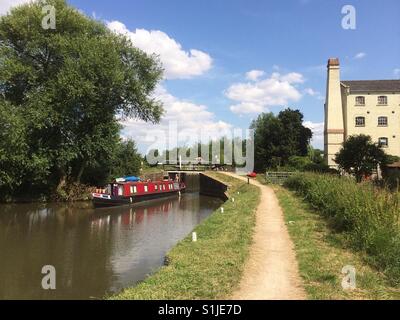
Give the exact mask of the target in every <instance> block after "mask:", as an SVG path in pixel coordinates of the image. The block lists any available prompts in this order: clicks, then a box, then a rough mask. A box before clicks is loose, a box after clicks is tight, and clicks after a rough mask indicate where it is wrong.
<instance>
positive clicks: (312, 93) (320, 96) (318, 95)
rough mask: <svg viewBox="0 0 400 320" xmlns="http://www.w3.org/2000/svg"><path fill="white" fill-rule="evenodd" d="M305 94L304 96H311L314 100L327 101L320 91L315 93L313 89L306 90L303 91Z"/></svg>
mask: <svg viewBox="0 0 400 320" xmlns="http://www.w3.org/2000/svg"><path fill="white" fill-rule="evenodd" d="M303 92H304V94H307V95H309V96H311V97H314V98H316V99H318V100H325V97H324V96H323V95H322V94H321V93H320V92H319V91H315V90H314V89H312V88H305V89H304V90H303Z"/></svg>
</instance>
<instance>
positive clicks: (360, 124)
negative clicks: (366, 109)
mask: <svg viewBox="0 0 400 320" xmlns="http://www.w3.org/2000/svg"><path fill="white" fill-rule="evenodd" d="M356 127H365V118H364V117H356Z"/></svg>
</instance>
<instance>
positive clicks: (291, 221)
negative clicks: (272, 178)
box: [274, 187, 400, 299]
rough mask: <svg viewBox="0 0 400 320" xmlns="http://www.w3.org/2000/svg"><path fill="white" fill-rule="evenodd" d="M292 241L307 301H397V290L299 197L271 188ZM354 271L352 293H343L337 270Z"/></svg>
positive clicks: (340, 276)
mask: <svg viewBox="0 0 400 320" xmlns="http://www.w3.org/2000/svg"><path fill="white" fill-rule="evenodd" d="M274 189H275V191H276V193H277V195H278V198H279V202H280V205H281V207H282V209H283V212H284V215H285V220H286V223H287V226H288V229H289V233H290V237H291V238H292V240H293V242H294V245H295V250H296V256H297V260H298V263H299V271H300V274H301V276H302V278H303V284H304V287H305V289H306V291H307V294H308V297H309V298H310V299H399V298H400V290H399V289H398V288H397V289H396V288H394V287H392V286H391V285H390V283H389V282H388V280H387V278H386V277H385V275H384V274H382V273H381V272H378V271H377V270H376V269H374V268H372V267H371V266H369V265H368V264H366V263H365V261H364V256H363V254H362V253H359V252H355V251H354V250H351V249H350V248H348V247H347V241H346V238H345V237H343V234H341V233H337V232H335V231H334V230H332V229H331V228H330V227H329V224H328V222H327V220H326V219H325V218H324V217H323V216H321V215H319V214H318V212H317V211H315V210H313V209H311V208H310V206H309V205H308V204H307V203H305V202H304V201H303V200H302V199H301V198H300V197H298V196H296V195H295V194H294V193H293V192H290V191H288V190H287V189H284V188H282V187H274ZM346 265H351V266H354V267H355V270H356V289H355V290H343V289H342V286H341V281H342V279H343V277H344V275H343V274H342V273H341V270H342V268H343V267H344V266H346Z"/></svg>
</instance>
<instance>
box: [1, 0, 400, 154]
mask: <svg viewBox="0 0 400 320" xmlns="http://www.w3.org/2000/svg"><path fill="white" fill-rule="evenodd" d="M5 1H6V2H7V1H8V2H13V1H14V2H23V1H25V0H5ZM68 2H69V3H70V4H71V5H73V6H75V7H77V8H79V9H80V10H82V11H83V12H84V13H86V14H87V15H89V16H93V17H95V18H96V19H99V20H102V21H104V22H105V23H108V24H109V26H110V28H112V29H114V30H115V31H117V32H125V33H127V34H128V35H129V36H131V37H132V41H133V42H134V43H135V42H137V43H138V46H139V47H141V49H143V50H145V51H147V52H151V51H155V52H156V53H158V54H160V58H161V61H162V62H163V63H164V62H165V63H166V65H167V67H166V69H167V70H166V71H167V76H166V77H165V80H163V82H162V84H161V85H160V88H159V89H158V92H157V96H158V97H160V99H161V100H162V101H163V102H165V105H166V109H167V114H166V118H165V120H163V121H164V122H163V123H161V124H160V125H159V126H158V127H160V128H165V125H166V123H165V121H166V120H173V121H175V120H176V121H177V122H178V127H181V126H182V127H183V128H186V127H195V128H202V127H204V128H207V130H209V131H210V132H212V134H213V135H216V134H218V132H221V131H223V130H225V129H229V128H233V127H240V128H247V127H248V126H249V124H250V121H251V119H253V118H254V117H256V116H257V114H258V112H260V111H268V110H269V111H272V112H274V113H276V112H279V111H280V110H282V109H283V108H285V107H292V108H298V109H300V110H301V111H302V112H303V114H304V118H305V120H306V121H307V124H308V125H310V126H312V127H314V131H315V135H316V139H315V140H314V142H313V143H314V145H316V146H317V147H322V144H321V141H322V140H321V133H322V132H321V130H322V121H323V103H324V96H325V81H326V62H327V59H328V58H329V57H339V59H340V62H341V77H342V79H354V80H355V79H392V78H399V77H400V60H399V57H400V41H399V40H400V22H399V15H400V1H398V0H380V1H373V0H368V1H367V0H363V1H355V0H350V1H349V0H347V1H333V0H285V1H278V0H276V1H275V0H274V1H267V0H264V1H261V0H258V1H255V0H229V1H228V0H220V1H215V0H201V1H200V0H197V1H191V0H168V1H165V0H158V1H154V0H153V1H152V0H134V1H132V0H113V1H109V0H97V1H89V0H68ZM346 4H351V5H352V6H354V8H355V9H356V29H355V30H345V29H343V28H342V26H341V21H342V18H343V16H344V15H343V14H342V13H341V10H342V7H343V6H344V5H346ZM0 9H1V8H0ZM138 30H140V32H139V31H138ZM160 50H161V51H160ZM163 50H164V51H163ZM191 50H194V51H191ZM251 70H257V71H256V72H253V73H252V74H248V75H247V77H246V73H247V72H249V71H251ZM185 110H186V111H185ZM124 124H125V125H126V128H125V130H124V131H123V134H124V135H125V136H131V137H133V138H136V139H138V140H143V134H144V132H146V131H148V130H151V126H150V125H148V124H143V123H137V122H136V121H127V122H125V123H124ZM139 143H142V142H140V141H139Z"/></svg>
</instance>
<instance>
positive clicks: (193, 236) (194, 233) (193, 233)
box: [192, 232, 197, 242]
mask: <svg viewBox="0 0 400 320" xmlns="http://www.w3.org/2000/svg"><path fill="white" fill-rule="evenodd" d="M192 241H193V242H196V241H197V233H196V232H192Z"/></svg>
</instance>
